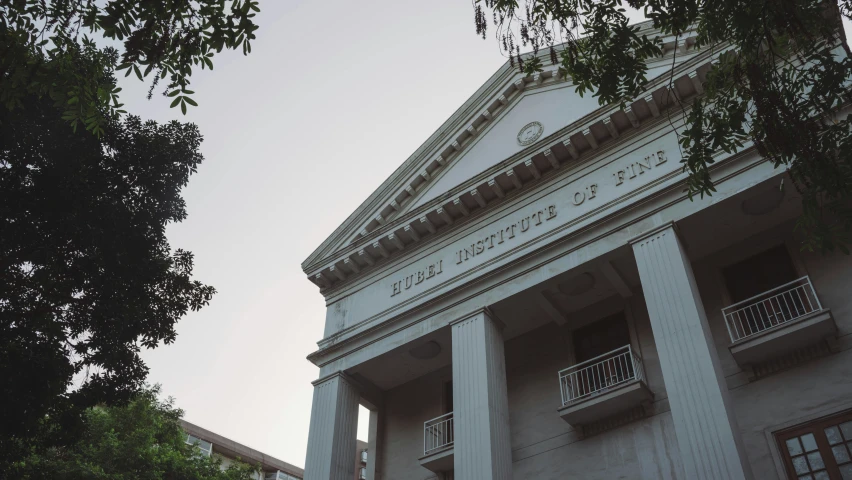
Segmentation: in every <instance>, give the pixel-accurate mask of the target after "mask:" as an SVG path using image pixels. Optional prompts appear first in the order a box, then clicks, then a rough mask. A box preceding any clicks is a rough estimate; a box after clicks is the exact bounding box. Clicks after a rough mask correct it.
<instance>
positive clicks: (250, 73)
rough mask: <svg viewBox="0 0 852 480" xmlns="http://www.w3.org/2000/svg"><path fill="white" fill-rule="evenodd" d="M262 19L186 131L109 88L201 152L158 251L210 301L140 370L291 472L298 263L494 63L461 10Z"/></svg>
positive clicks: (458, 1)
mask: <svg viewBox="0 0 852 480" xmlns="http://www.w3.org/2000/svg"><path fill="white" fill-rule="evenodd" d="M260 6H261V9H262V12H261V13H260V14H259V15H258V16H257V18H256V20H257V23H258V24H259V25H260V30H259V31H258V38H257V40H256V41H255V42H254V43H253V45H252V53H251V55H249V56H247V57H244V56H242V54H241V53H234V52H228V53H226V54H220V55H219V56H217V57H216V58H215V59H214V64H215V70H214V71H213V72H209V71H203V72H202V71H200V70H199V71H197V72H196V74H195V76H194V77H193V85H192V87H191V88H192V90H194V91H195V92H196V97H195V98H196V100H197V101H198V103H199V107H197V108H194V109H191V110H190V112H189V114H188V115H186V116H183V115H181V114H180V111H179V110H178V109H169V103H170V102H169V101H168V100H167V99H165V98H164V97H162V96H161V95H159V92H158V94H156V95H155V96H154V98H153V99H152V100H151V101H147V100H146V99H145V94H146V92H147V85H145V84H142V83H140V82H139V81H138V80H136V79H135V78H129V79H125V80H123V81H122V87H124V90H123V92H122V100H123V102H124V103H125V105H126V109H127V110H128V111H130V112H131V113H134V114H136V115H140V116H141V117H143V118H146V119H147V118H150V119H154V120H158V121H167V120H170V119H178V120H181V121H188V122H194V123H196V124H198V125H199V127H200V129H201V132H202V134H203V135H204V137H205V141H204V143H203V145H202V152H203V154H204V156H205V161H204V163H203V164H202V165H201V167H200V169H199V172H198V173H197V174H196V175H194V176H193V177H192V178H191V179H190V183H189V186H188V187H187V188H186V189H185V190H184V198H185V199H186V201H187V208H188V213H189V216H188V218H187V220H185V221H184V222H183V223H181V224H177V225H173V226H171V227H170V228H169V229H168V236H169V241H170V243H171V245H172V247H173V248H184V249H188V250H191V251H192V252H193V253H194V254H195V277H196V279H198V280H200V281H202V282H205V283H208V284H211V285H213V286H215V287H216V289H217V290H218V294H217V295H216V296H215V297H214V298H213V301H212V302H211V304H210V305H209V306H208V307H206V308H204V309H203V310H202V311H201V312H198V313H191V314H189V315H188V316H187V317H185V318H184V319H183V320H182V321H181V322H179V323H178V325H177V331H178V337H177V341H176V342H175V343H173V344H172V345H168V346H161V347H160V348H157V349H156V350H152V351H146V352H143V358H144V359H145V361H146V362H147V364H148V366H149V367H150V369H151V372H150V375H149V381H150V382H152V383H160V384H162V388H163V393H164V394H165V395H170V396H174V397H175V398H176V400H177V405H178V406H179V407H181V408H183V409H184V410H185V412H186V415H185V417H184V418H185V419H186V420H188V421H190V422H193V423H195V424H197V425H199V426H202V427H204V428H207V429H209V430H212V431H214V432H216V433H218V434H220V435H223V436H225V437H228V438H230V439H232V440H235V441H237V442H240V443H243V444H245V445H248V446H250V447H252V448H254V449H257V450H260V451H261V452H264V453H266V454H269V455H272V456H274V457H277V458H279V459H282V460H284V461H287V462H289V463H292V464H294V465H298V466H300V467H302V466H304V461H305V450H306V447H307V441H308V424H309V421H310V413H311V396H312V391H313V387H312V385H311V381H312V380H315V379H316V378H317V376H318V372H319V370H318V368H316V367H315V366H313V365H312V364H311V363H310V362H308V361H307V360H306V358H305V357H306V356H307V355H308V354H309V353H311V352H312V351H314V350H316V348H317V345H316V342H317V341H318V340H320V339H321V337H322V332H323V323H324V319H325V303H324V301H323V298H322V296H321V295H320V293H319V289H318V288H317V287H316V286H314V285H313V284H312V283H310V282H309V281H308V280H307V278H306V276H305V275H304V274H303V273H302V270H301V268H300V264H301V262H302V261H303V260H304V259H305V258H306V257H307V256H308V255H309V254H310V253H311V252H312V251H313V250H314V248H316V247H317V246H319V244H320V243H321V242H322V241H323V240H324V239H325V238H326V237H327V236H328V235H329V234H330V233H331V232H332V231H333V230H334V229H335V228H336V227H337V226H338V225H339V224H340V223H341V222H343V220H344V219H345V218H346V217H347V216H348V215H349V214H350V213H352V211H354V209H355V208H356V207H357V206H358V205H360V204H361V202H362V201H364V200H365V199H366V198H367V196H369V195H370V194H371V193H372V191H373V190H374V189H375V188H377V187H378V186H379V185H380V184H381V182H382V181H384V179H385V178H387V176H388V175H390V174H391V173H392V172H393V170H394V169H395V168H397V167H398V166H399V165H400V164H401V163H402V162H403V161H404V160H405V159H406V158H408V156H409V155H410V154H411V153H412V152H413V151H414V150H415V149H416V148H417V147H419V146H420V144H421V143H422V142H423V141H425V140H426V139H427V138H428V137H429V135H431V134H432V133H433V132H434V131H435V130H436V129H437V128H438V127H439V126H440V125H441V123H442V122H443V121H444V120H446V119H447V118H448V117H449V116H450V115H451V114H452V113H453V112H454V111H455V110H456V108H458V107H459V106H460V105H461V104H462V103H463V102H464V101H465V100H467V98H468V97H469V96H470V95H471V94H473V93H474V92H475V91H476V89H477V88H478V87H479V86H480V85H481V84H482V83H484V82H485V81H486V80H487V79H488V78H489V77H490V76H491V74H492V73H494V72H495V71H496V70H497V69H498V68H499V67H500V66H501V65H502V64H503V62H504V61H505V58H504V57H503V56H501V54H500V53H499V51H498V49H497V43H496V42H495V40H494V39H493V37H491V36H490V34H491V33H493V31H490V32H489V37H488V39H487V40H482V39H481V38H478V37H477V36H476V35H475V33H474V22H473V10H472V6H471V2H470V1H467V0H430V1H428V2H426V1H414V0H405V1H400V0H372V1H370V2H352V1H351V0H328V1H322V2H318V1H312V2H311V1H293V0H287V1H280V0H263V1H261V5H260ZM847 30H848V29H847ZM193 87H194V88H193ZM364 412H365V410H363V409H362V415H361V417H362V418H361V419H360V420H365V417H366V415H364ZM365 427H366V424H365V422H363V421H359V438H361V439H366V428H365Z"/></svg>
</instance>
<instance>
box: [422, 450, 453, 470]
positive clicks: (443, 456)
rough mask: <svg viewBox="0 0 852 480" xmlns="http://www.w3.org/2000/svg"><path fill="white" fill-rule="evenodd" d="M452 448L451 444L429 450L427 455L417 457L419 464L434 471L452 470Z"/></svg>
mask: <svg viewBox="0 0 852 480" xmlns="http://www.w3.org/2000/svg"><path fill="white" fill-rule="evenodd" d="M453 450H454V449H453V446H452V445H450V446H449V447H444V448H441V449H438V450H436V451H434V452H430V453H429V454H428V455H424V456H422V457H420V458H419V459H418V460H420V466H421V467H423V468H426V469H428V470H431V471H433V472H435V473H441V472H449V471H451V470H453V461H454V458H455V455H453Z"/></svg>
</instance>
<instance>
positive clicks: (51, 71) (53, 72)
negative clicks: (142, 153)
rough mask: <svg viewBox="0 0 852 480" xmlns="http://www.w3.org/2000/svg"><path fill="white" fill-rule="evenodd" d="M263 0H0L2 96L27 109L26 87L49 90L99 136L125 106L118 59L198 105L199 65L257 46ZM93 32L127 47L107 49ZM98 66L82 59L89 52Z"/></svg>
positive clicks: (183, 103)
mask: <svg viewBox="0 0 852 480" xmlns="http://www.w3.org/2000/svg"><path fill="white" fill-rule="evenodd" d="M258 4H259V2H258V1H256V0H228V1H225V0H109V1H95V0H52V1H49V2H47V1H44V0H0V102H2V103H3V105H5V106H6V108H8V109H14V108H23V107H24V102H25V98H26V97H27V96H28V95H32V94H34V95H37V96H39V97H48V98H50V99H51V100H52V101H53V102H54V104H55V106H56V107H57V108H59V109H60V110H61V111H62V117H63V119H65V120H66V121H68V122H70V123H71V125H73V126H74V127H75V128H76V127H77V125H78V124H82V125H84V126H85V128H86V130H89V131H92V132H94V133H95V134H97V135H100V134H102V133H103V129H104V127H105V124H106V123H107V122H108V121H109V120H108V117H109V116H110V115H111V114H114V113H124V110H122V109H121V107H122V104H121V103H119V97H118V94H119V92H120V91H121V89H120V88H117V87H115V86H114V85H111V86H110V85H106V84H105V83H104V82H103V77H102V75H103V72H104V71H106V70H110V69H111V67H112V66H113V65H115V64H116V63H117V64H118V65H117V69H118V70H126V75H130V74H131V73H133V74H135V75H136V77H138V78H139V80H143V79H145V78H148V77H149V76H150V79H151V80H150V82H151V85H150V90H149V92H148V97H149V98H150V97H151V95H152V94H153V91H154V90H155V89H156V88H157V86H158V84H159V82H160V80H166V81H167V82H168V83H167V84H166V85H165V87H164V89H163V94H164V95H167V96H169V97H172V98H173V100H172V103H171V106H172V107H173V108H174V107H177V106H178V105H180V108H181V110H182V111H183V113H184V114H186V109H187V105H191V106H197V103H196V101H195V100H194V99H193V98H192V95H193V93H194V92H193V91H192V90H190V89H189V85H190V78H191V76H192V71H193V68H196V67H200V68H201V69H205V68H209V69H212V68H213V56H214V55H215V53H219V52H221V51H222V50H223V49H233V50H236V49H242V51H243V54H246V55H247V54H249V53H250V52H251V40H254V39H255V31H256V30H257V29H258V26H257V25H255V23H254V21H253V18H254V16H255V15H256V13H257V12H259V11H260V9H259V7H258ZM89 35H100V36H102V37H104V38H105V39H107V41H109V42H110V43H112V44H121V49H120V50H116V49H114V48H111V47H110V48H105V49H103V50H100V49H99V48H98V47H97V46H96V45H95V41H94V39H93V38H94V37H90V36H89ZM84 51H86V52H88V54H89V55H90V56H91V57H92V59H93V61H94V62H93V63H92V64H91V65H78V64H76V63H75V61H74V59H75V58H76V57H78V56H79V55H80V54H81V52H84Z"/></svg>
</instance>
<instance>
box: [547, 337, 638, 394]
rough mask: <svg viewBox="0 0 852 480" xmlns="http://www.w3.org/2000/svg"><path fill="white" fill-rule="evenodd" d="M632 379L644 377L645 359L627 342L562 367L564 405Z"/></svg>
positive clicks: (561, 387) (560, 386)
mask: <svg viewBox="0 0 852 480" xmlns="http://www.w3.org/2000/svg"><path fill="white" fill-rule="evenodd" d="M631 380H642V381H644V380H645V371H644V369H643V368H642V359H641V358H639V356H638V355H636V353H634V352H633V347H631V346H630V345H625V346H623V347H621V348H617V349H615V350H613V351H611V352H608V353H605V354H603V355H600V356H597V357H595V358H592V359H591V360H586V361H585V362H582V363H578V364H577V365H574V366H573V367H568V368H566V369H564V370H560V371H559V389H560V391H561V392H562V406H563V407H564V406H566V405H569V404H572V403H576V402H579V401H581V400H584V399H586V398H590V397H592V396H594V395H598V394H601V393H604V392H606V391H608V390H610V389H611V388H612V387H615V386H617V385H620V384H622V383H626V382H629V381H631Z"/></svg>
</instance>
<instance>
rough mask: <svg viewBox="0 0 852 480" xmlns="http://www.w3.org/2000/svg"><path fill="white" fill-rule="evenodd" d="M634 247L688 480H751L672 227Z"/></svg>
mask: <svg viewBox="0 0 852 480" xmlns="http://www.w3.org/2000/svg"><path fill="white" fill-rule="evenodd" d="M632 243H633V253H634V255H635V256H636V264H637V266H638V267H639V277H640V279H641V281H642V290H643V291H644V295H645V303H646V304H647V306H648V314H649V316H650V318H651V329H652V330H653V332H654V340H655V342H656V345H657V352H658V354H659V358H660V366H661V367H662V371H663V380H664V381H665V385H666V392H667V393H668V397H669V404H670V405H671V412H672V418H673V420H674V426H675V433H676V435H677V441H678V446H679V447H680V455H681V459H682V461H683V466H684V470H685V472H686V478H689V479H707V480H716V479H722V478H724V479H732V480H739V479H750V478H752V476H751V469H750V467H749V464H748V459H747V458H746V456H745V453H744V450H743V448H742V445H741V440H740V434H739V429H738V427H737V422H736V417H735V416H734V412H733V409H732V408H731V406H730V401H729V399H728V389H727V385H726V384H725V379H724V377H723V376H722V372H721V369H720V367H719V358H718V354H717V352H716V347H715V345H714V343H713V337H712V336H711V334H710V328H709V327H708V325H707V317H706V314H705V312H704V307H703V305H702V304H701V297H700V296H699V294H698V288H697V286H696V284H695V278H694V275H693V273H692V265H691V264H690V262H689V258H687V256H686V252H685V251H684V249H683V246H682V244H681V241H680V239H679V238H678V236H677V233H676V231H675V229H674V225H673V224H667V225H664V226H662V227H659V228H657V229H655V230H653V231H651V232H649V233H647V234H645V235H643V236H642V237H640V238H638V239H636V240H634V241H633V242H632Z"/></svg>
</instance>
